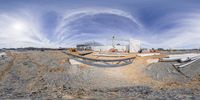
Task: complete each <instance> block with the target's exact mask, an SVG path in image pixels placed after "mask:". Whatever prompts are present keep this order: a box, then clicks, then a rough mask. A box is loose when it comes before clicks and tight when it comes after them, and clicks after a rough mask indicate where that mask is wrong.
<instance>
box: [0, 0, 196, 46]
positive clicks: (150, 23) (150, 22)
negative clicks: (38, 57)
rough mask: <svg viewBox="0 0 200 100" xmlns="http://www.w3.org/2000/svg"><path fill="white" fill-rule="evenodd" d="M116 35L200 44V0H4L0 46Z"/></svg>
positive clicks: (146, 42)
mask: <svg viewBox="0 0 200 100" xmlns="http://www.w3.org/2000/svg"><path fill="white" fill-rule="evenodd" d="M113 35H115V36H116V38H118V39H119V40H128V39H130V38H133V39H137V40H140V41H141V43H142V47H147V48H159V47H162V48H200V42H199V40H200V1H197V0H0V48H9V47H28V46H33V47H71V46H74V45H76V44H77V43H84V42H90V41H96V42H100V43H102V44H109V43H110V40H111V38H112V36H113Z"/></svg>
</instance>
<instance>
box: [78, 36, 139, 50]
mask: <svg viewBox="0 0 200 100" xmlns="http://www.w3.org/2000/svg"><path fill="white" fill-rule="evenodd" d="M123 42H124V40H123ZM125 42H127V43H126V44H123V45H116V44H114V42H112V45H91V44H81V45H77V50H93V51H109V50H110V49H112V48H114V49H117V50H118V51H122V52H130V53H136V52H139V51H140V41H139V40H134V39H130V40H125Z"/></svg>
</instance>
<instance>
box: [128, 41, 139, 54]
mask: <svg viewBox="0 0 200 100" xmlns="http://www.w3.org/2000/svg"><path fill="white" fill-rule="evenodd" d="M140 49H141V46H140V41H139V40H133V39H130V40H129V52H130V53H134V52H138V51H139V50H140Z"/></svg>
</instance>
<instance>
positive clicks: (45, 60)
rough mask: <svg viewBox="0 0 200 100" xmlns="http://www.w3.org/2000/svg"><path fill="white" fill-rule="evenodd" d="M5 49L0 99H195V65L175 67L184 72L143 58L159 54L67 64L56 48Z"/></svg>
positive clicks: (0, 62) (198, 94)
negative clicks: (112, 63)
mask: <svg viewBox="0 0 200 100" xmlns="http://www.w3.org/2000/svg"><path fill="white" fill-rule="evenodd" d="M6 53H7V57H4V58H0V98H1V99H100V100H101V99H108V100H110V99H125V100H127V99H200V92H199V90H200V88H199V86H200V82H199V75H198V74H199V71H200V69H198V70H199V71H197V70H196V71H195V73H193V74H189V73H192V71H191V70H190V69H191V68H185V69H181V71H182V72H184V73H185V74H187V76H189V77H190V78H186V77H185V76H183V75H182V74H180V73H178V72H177V71H176V70H174V69H173V68H172V67H171V66H170V65H169V64H164V63H155V64H153V63H149V61H148V60H149V59H158V58H159V57H161V56H163V55H161V56H153V57H137V58H136V59H135V60H134V62H133V63H132V64H129V65H125V66H120V67H98V66H91V65H85V64H81V65H71V64H70V63H69V57H68V56H67V55H65V54H63V53H62V52H61V51H43V52H42V51H24V52H17V51H6ZM199 65H200V64H197V65H192V66H191V67H192V68H193V69H192V70H195V69H197V68H198V67H196V66H199ZM189 71H190V72H189Z"/></svg>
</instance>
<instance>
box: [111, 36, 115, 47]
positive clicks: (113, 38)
mask: <svg viewBox="0 0 200 100" xmlns="http://www.w3.org/2000/svg"><path fill="white" fill-rule="evenodd" d="M114 40H115V36H114V35H113V37H112V46H113V48H114V49H115V44H114Z"/></svg>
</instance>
